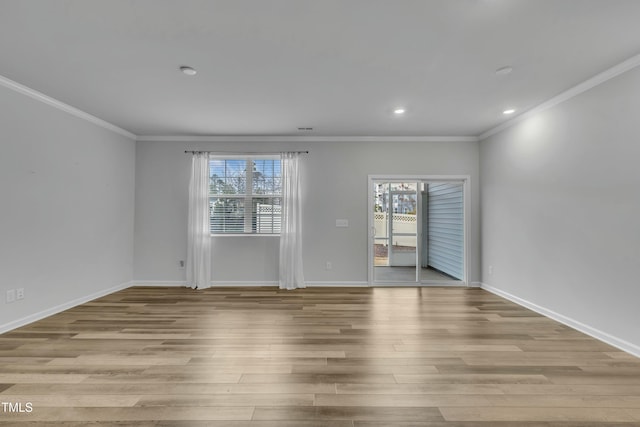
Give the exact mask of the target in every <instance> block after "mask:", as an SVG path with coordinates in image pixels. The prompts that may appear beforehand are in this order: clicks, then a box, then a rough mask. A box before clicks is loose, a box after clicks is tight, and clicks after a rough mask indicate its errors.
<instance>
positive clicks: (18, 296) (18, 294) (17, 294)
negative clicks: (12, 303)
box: [16, 288, 24, 299]
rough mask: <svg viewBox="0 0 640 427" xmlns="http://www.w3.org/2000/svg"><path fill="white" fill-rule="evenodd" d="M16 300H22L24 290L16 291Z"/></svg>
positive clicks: (18, 289)
mask: <svg viewBox="0 0 640 427" xmlns="http://www.w3.org/2000/svg"><path fill="white" fill-rule="evenodd" d="M16 299H24V288H17V289H16Z"/></svg>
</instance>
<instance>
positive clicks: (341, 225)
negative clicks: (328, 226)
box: [336, 219, 349, 227]
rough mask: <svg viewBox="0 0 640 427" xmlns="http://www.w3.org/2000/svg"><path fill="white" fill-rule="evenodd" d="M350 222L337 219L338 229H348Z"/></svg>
mask: <svg viewBox="0 0 640 427" xmlns="http://www.w3.org/2000/svg"><path fill="white" fill-rule="evenodd" d="M348 226H349V220H348V219H336V227H348Z"/></svg>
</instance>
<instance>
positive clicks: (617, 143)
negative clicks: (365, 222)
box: [480, 69, 640, 354]
mask: <svg viewBox="0 0 640 427" xmlns="http://www.w3.org/2000/svg"><path fill="white" fill-rule="evenodd" d="M639 113H640V69H634V70H632V71H629V72H627V73H625V74H622V75H620V76H618V77H616V78H615V79H612V80H610V81H608V82H606V83H604V84H602V85H600V86H598V87H596V88H594V89H592V90H590V91H587V92H585V93H583V94H581V95H579V96H577V97H575V98H572V99H570V100H569V101H567V102H564V103H562V104H559V105H557V106H555V107H553V108H551V109H549V110H546V111H544V112H542V113H540V114H538V115H536V116H533V117H532V118H530V119H528V120H525V121H523V122H521V123H520V124H518V125H516V126H515V127H512V128H509V129H507V130H505V131H503V132H501V133H498V134H496V135H494V136H491V137H489V138H488V139H486V140H484V141H482V142H481V144H480V147H481V148H480V168H481V195H482V196H481V197H482V202H481V218H482V231H481V233H482V249H481V253H482V281H483V282H484V283H485V284H487V285H489V286H490V287H493V288H495V289H496V290H498V291H501V292H506V293H508V294H510V295H512V296H515V297H517V298H519V299H521V300H523V301H524V302H529V303H532V304H535V305H537V306H539V307H540V308H542V309H544V310H543V311H545V310H547V311H549V312H550V313H551V314H553V313H556V314H559V316H556V317H565V319H564V320H565V321H567V320H568V321H569V323H570V324H573V325H575V326H578V327H581V328H582V329H583V330H585V331H589V332H590V333H592V334H595V335H598V336H599V337H600V338H603V339H606V340H608V341H609V342H612V343H615V344H616V345H618V346H621V347H624V348H626V349H627V350H629V351H633V352H635V353H636V354H640V328H638V322H639V321H640V315H639V313H640V308H639V305H638V303H639V301H640V285H639V284H638V278H637V274H638V270H637V269H638V266H639V265H640V222H639V221H640V220H639V219H640V198H639V197H638V195H639V194H640V166H639V161H640V120H638V117H639ZM490 265H491V266H493V274H489V266H490ZM580 324H582V325H580ZM607 334H608V335H610V336H607Z"/></svg>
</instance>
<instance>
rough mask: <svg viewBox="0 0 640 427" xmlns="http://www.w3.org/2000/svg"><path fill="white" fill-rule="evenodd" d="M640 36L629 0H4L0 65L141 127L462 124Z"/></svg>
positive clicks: (405, 128)
mask: <svg viewBox="0 0 640 427" xmlns="http://www.w3.org/2000/svg"><path fill="white" fill-rule="evenodd" d="M639 52H640V1H638V0H224V1H221V0H215V1H214V0H209V1H204V0H50V1H41V0H0V75H2V76H5V77H6V78H8V79H11V80H14V81H16V82H18V83H20V84H23V85H26V86H28V87H30V88H32V89H35V90H37V91H40V92H43V93H44V94H46V95H49V96H51V97H53V98H56V99H58V100H60V101H62V102H64V103H67V104H69V105H71V106H73V107H76V108H79V109H80V110H83V111H85V112H87V113H89V114H92V115H94V116H97V117H99V118H101V119H103V120H106V121H107V122H110V123H113V124H114V125H116V126H119V127H121V128H123V129H126V130H128V131H130V132H132V133H134V134H136V135H185V136H189V135H265V136H276V135H300V134H301V132H299V131H298V130H297V128H298V127H313V128H314V130H313V131H312V132H305V133H304V135H307V136H308V135H314V136H434V135H438V136H453V135H456V136H458V135H461V136H473V135H479V134H481V133H482V132H485V131H487V130H489V129H491V128H493V127H495V126H497V125H499V124H500V123H502V122H504V121H505V120H507V118H506V117H505V116H503V115H502V110H504V109H505V108H507V107H514V108H516V109H517V113H516V114H518V113H522V112H525V111H526V110H528V109H531V108H533V107H535V106H536V105H538V104H540V103H542V102H544V101H546V100H548V99H549V98H551V97H553V96H555V95H557V94H558V93H560V92H562V91H565V90H567V89H569V88H570V87H572V86H574V85H576V84H578V83H581V82H582V81H584V80H586V79H588V78H590V77H592V76H593V75H595V74H598V73H600V72H602V71H604V70H606V69H608V68H610V67H612V66H614V65H616V64H618V63H620V62H622V61H624V60H626V59H628V58H630V57H632V56H634V55H636V54H638V53H639ZM181 65H190V66H192V67H194V68H196V69H197V70H198V74H197V75H196V76H195V77H187V76H185V75H183V74H182V73H180V72H179V71H178V67H179V66H181ZM505 65H509V66H512V67H513V68H514V71H513V72H512V73H511V74H509V75H506V76H501V75H496V74H495V70H496V69H497V68H499V67H502V66H505ZM397 106H402V107H405V108H406V110H407V113H406V114H405V115H404V117H393V113H392V110H393V109H394V108H395V107H397Z"/></svg>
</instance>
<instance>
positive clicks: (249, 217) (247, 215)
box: [209, 154, 282, 237]
mask: <svg viewBox="0 0 640 427" xmlns="http://www.w3.org/2000/svg"><path fill="white" fill-rule="evenodd" d="M213 160H225V161H226V160H243V161H245V162H246V164H247V166H248V165H250V164H251V163H250V162H253V161H254V160H277V161H278V162H280V173H281V174H282V158H281V156H280V155H273V154H259V155H258V154H251V155H224V156H218V155H210V156H209V162H211V161H213ZM245 179H246V181H245V188H246V190H247V191H248V190H250V191H251V193H247V192H245V194H213V193H209V198H212V197H218V198H228V199H244V206H245V210H244V232H242V233H212V232H210V235H211V236H215V237H225V236H231V237H232V236H277V237H279V236H280V234H281V233H258V232H254V231H253V199H254V198H278V199H280V201H281V202H282V191H281V192H280V193H279V194H253V173H246V175H245ZM281 190H282V188H281ZM247 207H249V209H247ZM209 222H210V223H211V217H209Z"/></svg>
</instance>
